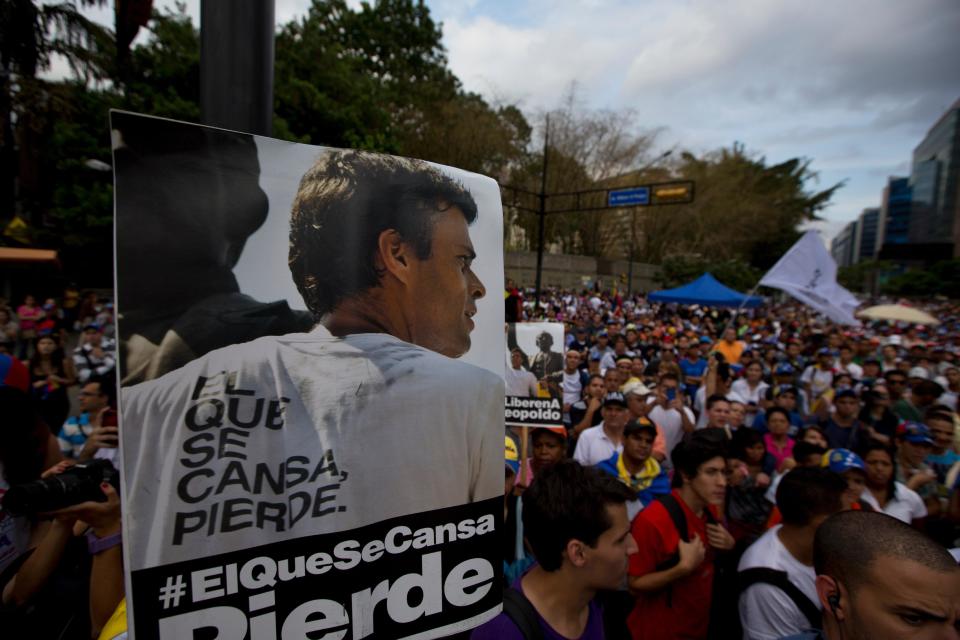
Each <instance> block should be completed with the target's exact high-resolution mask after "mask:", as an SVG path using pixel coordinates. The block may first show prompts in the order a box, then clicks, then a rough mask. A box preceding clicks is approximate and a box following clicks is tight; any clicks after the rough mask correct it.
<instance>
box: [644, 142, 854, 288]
mask: <svg viewBox="0 0 960 640" xmlns="http://www.w3.org/2000/svg"><path fill="white" fill-rule="evenodd" d="M673 171H674V175H675V177H676V178H677V179H684V180H693V181H694V182H695V183H696V192H695V193H696V195H695V200H694V202H693V203H692V204H689V205H670V206H662V207H650V208H648V209H646V210H645V211H644V216H643V225H642V234H643V240H644V241H643V249H642V254H641V259H643V260H645V261H648V262H658V261H660V260H663V259H664V258H666V257H668V256H670V255H673V254H680V255H684V254H691V253H699V254H702V255H707V256H710V257H711V258H712V259H719V260H725V259H731V258H736V259H739V260H743V261H746V262H749V263H750V264H751V265H753V266H754V267H757V268H759V269H763V270H765V269H768V268H769V267H771V266H773V264H774V263H775V262H776V261H777V260H778V259H779V258H780V256H781V255H783V253H784V251H786V250H787V249H788V248H789V247H790V245H792V244H793V243H794V242H795V241H796V240H797V238H798V237H799V235H800V234H799V232H798V231H797V229H798V227H799V226H800V225H801V224H802V223H804V222H808V221H811V220H817V219H818V218H817V213H818V212H819V211H821V210H822V209H823V208H824V207H826V206H827V204H829V202H830V199H831V198H832V197H833V194H834V193H835V192H836V190H837V189H839V188H840V187H841V186H842V184H836V185H833V186H831V187H829V188H827V189H824V190H821V191H810V190H809V188H808V185H809V183H810V182H811V181H812V180H814V179H815V177H816V174H815V173H814V172H813V171H812V170H811V169H810V161H809V160H801V159H798V158H794V159H792V160H788V161H786V162H782V163H780V164H777V165H773V166H767V164H766V160H765V159H764V158H762V157H761V158H755V157H752V156H750V155H748V154H747V153H746V152H745V150H744V148H743V147H742V146H740V145H736V144H735V145H734V146H733V148H732V149H720V150H718V151H714V152H711V153H708V154H706V155H704V156H702V157H697V156H694V155H693V154H691V153H684V154H682V155H681V159H680V161H679V163H678V164H676V165H675V166H674V167H673Z"/></svg>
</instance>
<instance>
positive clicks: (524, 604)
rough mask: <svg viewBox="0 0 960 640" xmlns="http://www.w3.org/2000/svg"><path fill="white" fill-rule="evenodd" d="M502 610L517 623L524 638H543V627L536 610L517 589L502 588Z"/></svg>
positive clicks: (533, 639)
mask: <svg viewBox="0 0 960 640" xmlns="http://www.w3.org/2000/svg"><path fill="white" fill-rule="evenodd" d="M503 612H504V613H505V614H506V616H507V617H508V618H510V620H511V621H512V622H513V624H515V625H517V629H519V630H520V633H521V634H522V635H523V637H524V639H525V640H543V628H542V627H541V626H540V617H539V616H538V615H537V610H536V609H534V608H533V605H532V604H530V601H529V600H527V596H525V595H523V593H522V592H521V591H520V590H519V589H514V588H513V587H510V588H508V589H504V591H503Z"/></svg>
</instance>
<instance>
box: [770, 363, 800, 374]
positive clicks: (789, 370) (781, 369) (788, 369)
mask: <svg viewBox="0 0 960 640" xmlns="http://www.w3.org/2000/svg"><path fill="white" fill-rule="evenodd" d="M773 373H774V375H778V376H786V375H793V374H794V373H796V370H795V369H794V368H793V365H792V364H790V363H789V362H781V363H780V364H778V365H777V368H776V369H775V370H774V372H773Z"/></svg>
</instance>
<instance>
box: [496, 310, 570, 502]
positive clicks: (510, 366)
mask: <svg viewBox="0 0 960 640" xmlns="http://www.w3.org/2000/svg"><path fill="white" fill-rule="evenodd" d="M563 341H564V336H563V325H562V324H560V323H559V322H527V323H509V324H507V368H506V372H505V374H504V375H505V380H506V390H507V391H506V400H505V411H504V422H505V424H506V425H507V426H508V427H517V428H519V429H520V456H521V459H522V460H526V459H527V457H528V455H527V442H528V441H529V434H530V428H531V427H562V426H563V405H562V403H561V393H562V392H561V385H562V384H563V367H564V364H563V346H564V342H563ZM525 475H526V467H524V468H523V469H522V471H521V476H523V477H521V478H520V481H521V482H522V483H525V482H526V477H525Z"/></svg>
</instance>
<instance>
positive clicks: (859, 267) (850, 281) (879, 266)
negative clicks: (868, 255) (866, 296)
mask: <svg viewBox="0 0 960 640" xmlns="http://www.w3.org/2000/svg"><path fill="white" fill-rule="evenodd" d="M891 269H893V264H892V263H890V262H887V261H886V260H865V261H863V262H858V263H857V264H855V265H851V266H849V267H840V268H839V269H838V270H837V282H839V283H840V285H841V286H843V287H844V288H846V289H849V290H850V291H859V292H861V293H873V292H874V286H875V283H876V282H877V281H878V279H879V278H880V276H882V275H883V274H884V273H887V272H889V271H890V270H891Z"/></svg>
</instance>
